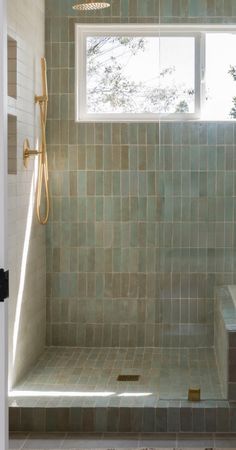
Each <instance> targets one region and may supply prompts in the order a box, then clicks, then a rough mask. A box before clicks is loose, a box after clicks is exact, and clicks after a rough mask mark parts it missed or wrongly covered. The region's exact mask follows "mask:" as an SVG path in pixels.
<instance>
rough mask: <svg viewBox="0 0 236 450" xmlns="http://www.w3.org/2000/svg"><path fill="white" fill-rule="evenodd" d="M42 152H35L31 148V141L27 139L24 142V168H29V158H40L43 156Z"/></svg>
mask: <svg viewBox="0 0 236 450" xmlns="http://www.w3.org/2000/svg"><path fill="white" fill-rule="evenodd" d="M41 154H42V152H40V151H39V150H33V149H31V148H30V143H29V139H25V140H24V144H23V162H24V166H25V168H26V169H27V167H28V163H29V158H30V157H31V156H38V155H41Z"/></svg>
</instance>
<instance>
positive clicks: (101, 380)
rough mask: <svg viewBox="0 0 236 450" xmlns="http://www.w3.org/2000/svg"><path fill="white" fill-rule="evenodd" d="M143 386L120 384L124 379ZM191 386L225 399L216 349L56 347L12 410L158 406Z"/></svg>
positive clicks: (16, 394)
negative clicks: (133, 378) (134, 377)
mask: <svg viewBox="0 0 236 450" xmlns="http://www.w3.org/2000/svg"><path fill="white" fill-rule="evenodd" d="M120 374H121V375H139V376H140V379H139V381H135V382H118V381H117V377H118V376H119V375H120ZM190 387H200V388H201V398H202V399H204V400H211V399H214V400H216V399H217V400H218V399H219V400H222V399H223V396H222V392H221V386H220V381H219V377H218V372H217V365H216V360H215V354H214V350H213V349H212V348H199V349H167V348H119V349H116V348H99V349H98V348H62V347H50V348H47V349H45V352H44V353H43V354H42V355H41V357H40V358H39V360H38V362H37V364H36V365H35V366H34V367H33V368H32V370H31V371H30V372H29V373H28V374H27V376H26V377H25V378H24V379H23V380H22V381H21V383H19V384H18V385H17V386H16V387H15V388H14V390H13V391H12V392H11V396H10V397H11V398H10V406H28V407H32V406H39V407H43V406H49V407H50V406H55V407H57V406H68V407H70V406H88V407H89V406H104V407H108V406H155V405H156V404H157V402H159V401H161V400H163V404H164V403H165V401H168V400H185V399H187V396H188V389H189V388H190Z"/></svg>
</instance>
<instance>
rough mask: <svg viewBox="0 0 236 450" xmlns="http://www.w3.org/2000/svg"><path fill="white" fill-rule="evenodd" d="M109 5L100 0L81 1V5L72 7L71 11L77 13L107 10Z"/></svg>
mask: <svg viewBox="0 0 236 450" xmlns="http://www.w3.org/2000/svg"><path fill="white" fill-rule="evenodd" d="M109 6H111V5H110V3H108V2H104V1H101V0H97V1H93V0H83V1H82V2H81V3H77V5H74V6H73V9H75V10H78V11H95V10H96V9H104V8H109Z"/></svg>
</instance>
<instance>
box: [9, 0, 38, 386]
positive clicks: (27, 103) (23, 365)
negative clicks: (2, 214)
mask: <svg viewBox="0 0 236 450" xmlns="http://www.w3.org/2000/svg"><path fill="white" fill-rule="evenodd" d="M8 34H9V36H10V37H11V38H13V39H15V40H16V41H17V86H16V87H17V89H16V91H17V99H16V101H15V104H14V105H13V104H12V101H11V100H10V101H9V102H8V104H10V107H11V108H12V109H14V108H15V113H16V116H17V174H16V175H9V176H8V249H9V253H8V261H9V269H10V308H9V347H10V348H9V374H10V377H9V383H10V387H11V386H12V385H14V383H15V382H17V381H18V380H19V379H20V378H21V377H22V376H23V375H24V373H25V372H27V370H28V369H29V367H30V366H31V365H32V364H34V362H35V361H36V360H37V358H38V356H39V354H40V353H41V352H42V350H43V348H44V344H45V315H46V305H45V229H44V228H43V227H42V226H40V225H39V224H38V222H37V219H36V214H35V208H33V209H32V204H33V201H34V199H35V187H36V176H37V170H36V169H37V167H36V165H37V161H36V160H34V159H32V160H31V162H30V165H29V168H28V169H27V170H26V169H25V168H24V166H23V160H22V146H23V141H24V139H25V138H26V137H27V138H29V140H30V144H31V146H32V147H34V146H36V145H37V143H38V141H39V139H40V129H39V114H38V106H35V104H34V95H35V94H36V93H37V94H39V93H41V68H40V58H41V57H42V56H43V55H44V0H37V1H35V0H21V1H19V0H8ZM12 109H11V113H12ZM31 190H32V195H31ZM14 350H15V351H14Z"/></svg>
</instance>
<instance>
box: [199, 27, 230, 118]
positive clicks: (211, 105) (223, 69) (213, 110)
mask: <svg viewBox="0 0 236 450" xmlns="http://www.w3.org/2000/svg"><path fill="white" fill-rule="evenodd" d="M235 49H236V35H235V34H229V33H209V34H206V102H205V107H204V111H203V118H206V119H216V120H220V119H222V120H224V119H230V118H236V52H235Z"/></svg>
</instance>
